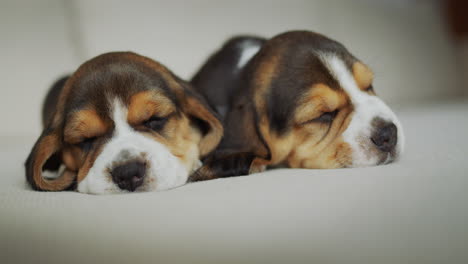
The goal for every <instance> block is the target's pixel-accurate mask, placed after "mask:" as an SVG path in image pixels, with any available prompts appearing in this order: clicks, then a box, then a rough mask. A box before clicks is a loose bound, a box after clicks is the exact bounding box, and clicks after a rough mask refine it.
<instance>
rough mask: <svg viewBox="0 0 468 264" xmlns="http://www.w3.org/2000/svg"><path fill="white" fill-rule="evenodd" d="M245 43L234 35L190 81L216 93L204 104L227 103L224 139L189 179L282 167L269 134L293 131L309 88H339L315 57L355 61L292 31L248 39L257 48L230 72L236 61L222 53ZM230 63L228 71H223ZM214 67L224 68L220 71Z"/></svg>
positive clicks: (318, 38)
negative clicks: (322, 55) (322, 54)
mask: <svg viewBox="0 0 468 264" xmlns="http://www.w3.org/2000/svg"><path fill="white" fill-rule="evenodd" d="M248 40H249V38H248V37H238V38H233V39H231V40H230V41H228V43H226V44H225V45H224V46H223V47H222V48H221V50H219V51H218V52H217V53H215V54H214V55H212V56H211V57H210V59H209V60H208V62H207V64H205V65H204V66H203V67H202V68H201V70H200V71H199V72H198V73H197V74H196V75H195V77H194V78H193V80H192V84H194V86H195V87H196V89H198V90H199V91H200V92H201V93H203V94H206V95H209V94H212V93H213V92H212V90H215V89H217V93H218V95H217V96H215V97H213V98H211V97H209V96H207V100H208V101H209V102H210V104H212V105H218V106H219V104H220V103H223V102H227V104H226V105H225V106H226V107H227V109H228V110H227V114H226V116H225V117H224V127H225V136H224V138H223V140H222V142H221V143H220V145H219V146H218V148H217V149H216V151H215V152H214V153H212V154H211V155H210V156H209V157H208V158H207V159H206V160H205V163H204V164H205V165H204V166H203V167H202V168H200V169H199V170H198V171H197V172H196V173H195V174H194V175H193V176H192V177H191V180H192V181H200V180H208V179H214V178H220V177H230V176H238V175H247V174H249V173H251V172H256V171H261V170H263V169H264V168H265V167H266V166H282V165H283V164H282V162H283V160H281V159H280V160H277V159H276V157H274V155H275V153H273V152H272V150H271V147H272V146H273V145H274V144H275V143H274V142H272V139H267V138H266V137H270V136H269V135H270V134H271V135H273V134H274V135H276V136H277V137H281V136H282V135H285V134H287V133H289V132H290V131H291V130H293V129H295V128H294V124H293V120H294V114H295V109H296V107H297V105H298V101H299V100H301V98H302V96H303V95H304V93H306V92H307V91H308V89H309V88H310V87H311V86H312V85H314V84H317V83H323V84H326V85H328V86H329V87H332V88H333V89H339V86H338V84H337V83H336V81H335V80H334V78H332V76H330V73H329V72H328V71H327V70H326V69H325V67H324V66H323V65H322V63H320V61H319V60H318V58H317V56H316V55H315V53H316V52H317V51H321V52H328V53H333V54H335V55H337V56H339V57H340V58H342V59H343V61H345V62H346V64H347V66H349V67H351V66H352V64H353V63H354V62H356V61H357V60H356V59H355V58H354V57H353V56H352V55H351V54H350V53H349V52H348V51H347V50H346V48H345V47H344V46H343V45H342V44H340V43H338V42H336V41H334V40H331V39H329V38H327V37H325V36H323V35H320V34H317V33H313V32H308V31H292V32H287V33H283V34H280V35H278V36H276V37H274V38H272V39H270V40H264V39H260V38H253V39H252V41H256V43H259V45H261V49H260V51H259V52H258V53H257V54H256V55H255V56H254V57H253V58H252V59H251V60H250V61H249V62H248V63H247V64H246V65H245V67H243V68H242V69H241V70H240V71H239V72H237V71H236V70H235V69H234V68H235V63H236V62H237V61H236V60H235V59H234V60H233V59H232V58H231V57H232V55H230V56H231V57H229V56H227V55H226V54H232V53H230V49H229V47H233V46H239V45H241V43H239V42H245V41H248ZM229 63H230V64H231V68H230V70H225V68H228V66H226V64H229ZM213 65H223V67H224V68H223V70H222V72H221V73H220V71H218V70H216V69H214V68H213V67H214V66H213ZM211 80H213V82H211ZM220 80H221V81H220ZM223 80H224V83H223ZM226 87H227V88H226ZM220 94H221V95H222V96H220ZM223 96H224V97H223ZM220 97H221V99H220ZM259 100H260V101H261V102H260V101H259ZM317 121H318V122H320V120H317ZM262 127H263V128H262ZM262 129H264V130H265V131H268V132H265V131H261V130H262Z"/></svg>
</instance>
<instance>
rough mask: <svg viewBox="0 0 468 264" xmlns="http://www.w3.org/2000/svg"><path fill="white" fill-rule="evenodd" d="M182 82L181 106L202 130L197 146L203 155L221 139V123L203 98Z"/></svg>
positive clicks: (222, 130) (212, 148)
mask: <svg viewBox="0 0 468 264" xmlns="http://www.w3.org/2000/svg"><path fill="white" fill-rule="evenodd" d="M182 84H183V88H184V96H185V99H184V103H183V104H182V107H183V108H184V111H185V113H186V114H187V115H188V116H189V117H190V118H191V119H192V120H193V121H194V122H195V123H196V124H197V125H198V127H199V128H200V130H201V132H202V139H201V141H200V144H199V148H200V156H201V157H204V156H206V155H207V154H208V153H210V152H211V151H212V150H214V149H215V147H216V146H218V144H219V142H220V141H221V138H222V137H223V132H224V129H223V125H222V124H221V121H220V119H219V117H218V115H217V114H216V112H215V111H214V110H213V109H212V108H211V107H210V106H209V105H208V103H207V102H206V101H205V99H204V98H203V97H202V96H201V95H200V94H198V93H196V92H195V91H194V90H193V89H192V87H191V86H190V84H188V83H187V82H184V81H182Z"/></svg>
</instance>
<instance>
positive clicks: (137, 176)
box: [111, 161, 146, 192]
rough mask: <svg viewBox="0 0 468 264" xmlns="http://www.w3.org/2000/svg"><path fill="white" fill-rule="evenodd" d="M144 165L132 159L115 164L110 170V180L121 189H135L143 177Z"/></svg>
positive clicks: (144, 172)
mask: <svg viewBox="0 0 468 264" xmlns="http://www.w3.org/2000/svg"><path fill="white" fill-rule="evenodd" d="M145 174H146V165H145V164H144V163H142V162H138V161H132V162H128V163H125V164H123V165H120V166H117V167H115V168H114V169H112V171H111V175H112V180H113V181H114V182H115V183H116V184H117V185H118V186H119V188H120V189H122V190H128V191H131V192H133V191H135V189H136V188H138V187H139V186H140V185H141V184H142V183H143V180H144V178H145Z"/></svg>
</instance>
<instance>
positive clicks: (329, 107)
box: [295, 83, 346, 124]
mask: <svg viewBox="0 0 468 264" xmlns="http://www.w3.org/2000/svg"><path fill="white" fill-rule="evenodd" d="M345 103H346V96H345V95H344V94H343V93H342V92H339V91H335V90H333V89H332V88H330V87H329V86H328V85H325V84H323V83H319V84H315V85H313V86H312V87H311V88H310V89H309V91H308V92H307V93H306V94H305V95H304V96H303V97H302V99H301V100H300V101H299V105H298V107H297V108H296V113H295V122H296V124H302V123H305V122H308V121H310V120H312V119H314V118H316V117H318V115H319V114H320V113H322V112H330V111H334V110H336V109H337V108H339V107H340V106H342V105H344V104H345Z"/></svg>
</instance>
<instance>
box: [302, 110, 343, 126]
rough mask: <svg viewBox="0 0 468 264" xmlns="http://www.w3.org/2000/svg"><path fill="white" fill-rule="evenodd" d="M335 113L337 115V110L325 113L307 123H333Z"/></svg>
mask: <svg viewBox="0 0 468 264" xmlns="http://www.w3.org/2000/svg"><path fill="white" fill-rule="evenodd" d="M337 113H338V110H335V111H333V112H325V113H323V114H322V115H320V116H319V117H317V118H315V119H312V120H310V121H309V122H320V123H330V122H332V121H333V119H335V117H336V114H337ZM309 122H308V123H309Z"/></svg>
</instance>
